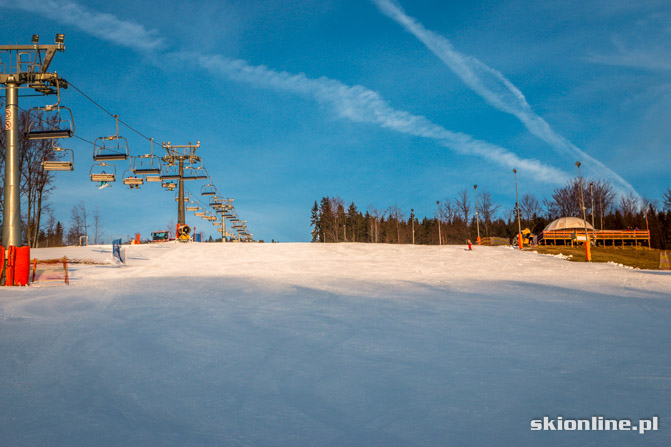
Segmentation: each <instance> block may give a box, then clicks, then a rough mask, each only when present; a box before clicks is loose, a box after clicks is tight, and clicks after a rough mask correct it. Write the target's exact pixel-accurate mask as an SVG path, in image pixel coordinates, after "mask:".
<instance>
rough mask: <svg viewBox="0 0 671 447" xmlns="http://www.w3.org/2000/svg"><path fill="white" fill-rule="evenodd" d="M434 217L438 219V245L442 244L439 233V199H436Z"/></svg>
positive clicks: (441, 237)
mask: <svg viewBox="0 0 671 447" xmlns="http://www.w3.org/2000/svg"><path fill="white" fill-rule="evenodd" d="M436 209H437V211H436V218H437V220H438V245H443V236H442V235H441V234H440V200H436Z"/></svg>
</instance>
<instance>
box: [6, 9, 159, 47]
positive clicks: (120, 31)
mask: <svg viewBox="0 0 671 447" xmlns="http://www.w3.org/2000/svg"><path fill="white" fill-rule="evenodd" d="M0 6H5V7H10V8H18V9H22V10H24V11H30V12H34V13H37V14H40V15H43V16H45V17H47V18H49V19H55V20H57V21H59V22H62V23H65V24H67V25H72V26H75V27H77V28H79V29H81V30H82V31H85V32H87V33H89V34H91V35H93V36H95V37H97V38H99V39H101V40H106V41H108V42H113V43H116V44H118V45H123V46H125V47H129V48H132V49H134V50H139V51H155V50H159V49H161V48H162V47H164V46H165V43H164V40H163V39H162V38H161V37H160V36H159V35H158V32H157V31H155V30H147V29H146V28H145V27H144V26H143V25H141V24H139V23H135V22H129V21H127V20H121V19H119V18H117V17H116V16H114V15H112V14H105V13H100V12H96V11H90V10H89V9H87V8H86V7H85V6H82V5H79V4H78V3H75V2H72V1H67V0H66V1H55V0H21V1H19V2H14V1H11V2H10V1H8V0H0Z"/></svg>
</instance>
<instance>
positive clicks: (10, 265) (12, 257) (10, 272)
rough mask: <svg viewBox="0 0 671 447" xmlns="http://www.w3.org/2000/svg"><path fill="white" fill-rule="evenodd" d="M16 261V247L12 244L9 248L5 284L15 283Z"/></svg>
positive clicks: (11, 284)
mask: <svg viewBox="0 0 671 447" xmlns="http://www.w3.org/2000/svg"><path fill="white" fill-rule="evenodd" d="M15 261H16V247H15V246H13V245H10V246H9V248H8V249H7V271H6V273H5V278H6V280H5V286H13V285H14V262H15Z"/></svg>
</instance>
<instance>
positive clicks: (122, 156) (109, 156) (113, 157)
mask: <svg viewBox="0 0 671 447" xmlns="http://www.w3.org/2000/svg"><path fill="white" fill-rule="evenodd" d="M93 160H95V161H119V160H128V154H126V153H111V152H110V153H105V154H94V155H93Z"/></svg>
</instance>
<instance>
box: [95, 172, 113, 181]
mask: <svg viewBox="0 0 671 447" xmlns="http://www.w3.org/2000/svg"><path fill="white" fill-rule="evenodd" d="M115 180H116V174H107V173H104V172H101V173H92V174H91V181H92V182H113V181H115Z"/></svg>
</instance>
